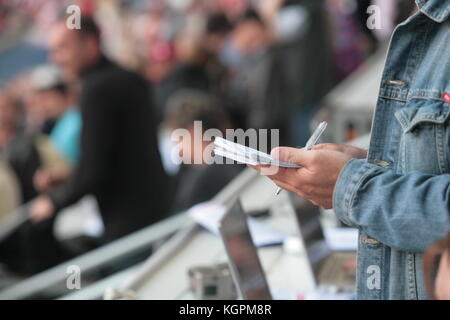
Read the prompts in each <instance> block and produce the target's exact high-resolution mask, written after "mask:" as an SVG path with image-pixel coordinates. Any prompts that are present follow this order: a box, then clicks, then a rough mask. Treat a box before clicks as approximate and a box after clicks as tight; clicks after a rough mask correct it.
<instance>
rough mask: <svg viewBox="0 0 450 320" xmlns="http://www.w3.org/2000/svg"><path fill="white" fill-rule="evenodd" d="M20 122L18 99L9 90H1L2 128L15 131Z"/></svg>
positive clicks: (0, 122) (0, 117) (0, 116)
mask: <svg viewBox="0 0 450 320" xmlns="http://www.w3.org/2000/svg"><path fill="white" fill-rule="evenodd" d="M19 122H20V108H19V104H18V102H17V100H16V99H15V98H14V97H13V96H12V95H11V94H9V93H8V92H0V129H7V130H9V131H15V130H16V129H17V127H18V126H19Z"/></svg>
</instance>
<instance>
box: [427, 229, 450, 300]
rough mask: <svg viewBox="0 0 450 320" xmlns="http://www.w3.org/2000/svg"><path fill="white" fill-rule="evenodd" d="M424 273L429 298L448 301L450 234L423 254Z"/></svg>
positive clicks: (449, 287)
mask: <svg viewBox="0 0 450 320" xmlns="http://www.w3.org/2000/svg"><path fill="white" fill-rule="evenodd" d="M424 272H425V282H426V285H427V289H428V294H429V296H430V297H431V298H433V299H438V300H450V234H449V235H448V236H447V238H446V239H444V240H442V241H440V242H438V243H436V244H435V245H433V246H431V248H430V249H428V251H427V252H426V253H425V256H424Z"/></svg>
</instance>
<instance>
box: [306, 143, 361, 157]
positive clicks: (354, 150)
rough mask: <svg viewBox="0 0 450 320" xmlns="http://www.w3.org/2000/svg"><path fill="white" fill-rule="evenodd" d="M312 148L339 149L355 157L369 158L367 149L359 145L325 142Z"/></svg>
mask: <svg viewBox="0 0 450 320" xmlns="http://www.w3.org/2000/svg"><path fill="white" fill-rule="evenodd" d="M312 150H330V151H338V152H342V153H345V154H347V155H349V156H351V157H353V158H355V159H366V158H367V150H366V149H361V148H357V147H352V146H347V145H342V144H334V143H323V144H318V145H316V146H314V147H313V148H312Z"/></svg>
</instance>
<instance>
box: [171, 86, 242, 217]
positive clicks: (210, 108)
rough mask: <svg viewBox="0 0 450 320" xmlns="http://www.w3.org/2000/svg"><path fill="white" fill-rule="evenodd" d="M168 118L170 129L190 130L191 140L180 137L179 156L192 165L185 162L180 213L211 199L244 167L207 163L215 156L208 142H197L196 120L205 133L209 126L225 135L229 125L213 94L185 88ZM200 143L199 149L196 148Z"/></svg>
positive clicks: (177, 206) (176, 203)
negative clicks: (199, 122)
mask: <svg viewBox="0 0 450 320" xmlns="http://www.w3.org/2000/svg"><path fill="white" fill-rule="evenodd" d="M165 121H166V123H167V125H168V126H169V128H170V129H171V130H176V129H185V130H188V131H189V133H190V135H189V137H190V139H187V137H181V141H180V142H179V150H180V156H181V157H182V158H183V159H184V160H186V161H185V162H188V163H191V164H182V167H181V169H180V173H179V182H178V187H177V191H176V196H175V200H174V204H173V207H172V210H171V211H172V212H181V211H183V210H186V209H188V208H190V207H192V206H193V205H195V204H197V203H200V202H204V201H208V200H211V198H213V197H214V196H215V195H216V194H217V193H218V192H219V191H220V190H221V189H222V188H223V187H225V185H226V184H227V183H229V182H230V181H231V180H232V179H233V178H234V177H235V176H236V175H237V174H238V173H239V172H240V170H241V169H242V167H241V166H237V165H226V164H223V165H220V164H211V165H207V164H206V162H207V161H208V160H209V159H205V158H204V156H206V157H208V156H212V155H210V154H209V153H208V151H212V148H211V144H212V142H209V141H201V143H199V142H198V141H197V142H195V141H194V139H195V138H197V139H198V138H199V137H198V136H197V135H196V134H194V121H201V123H202V130H203V132H201V134H202V136H203V133H204V132H205V131H207V130H209V129H217V130H219V132H221V133H222V134H223V136H225V130H226V129H227V128H229V127H230V123H229V121H228V117H227V115H226V113H225V111H224V110H223V109H222V108H221V106H220V105H219V103H218V101H217V100H216V99H215V98H213V97H212V96H210V95H208V94H205V93H203V92H201V91H196V90H182V91H179V92H178V93H177V94H175V95H174V96H172V97H171V99H170V100H169V102H168V110H167V114H166V118H165ZM196 145H199V146H200V148H195V146H196ZM194 159H202V160H203V162H202V163H201V164H194Z"/></svg>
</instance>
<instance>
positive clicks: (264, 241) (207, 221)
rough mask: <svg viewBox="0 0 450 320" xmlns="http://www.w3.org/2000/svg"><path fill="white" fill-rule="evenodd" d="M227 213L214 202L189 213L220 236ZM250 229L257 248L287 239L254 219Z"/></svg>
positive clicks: (204, 203)
mask: <svg viewBox="0 0 450 320" xmlns="http://www.w3.org/2000/svg"><path fill="white" fill-rule="evenodd" d="M225 213H226V207H225V206H223V205H220V204H217V203H213V202H203V203H200V204H198V205H195V206H194V207H192V208H191V209H189V211H188V215H189V216H190V217H191V218H192V219H193V220H194V221H195V222H197V223H198V224H200V225H201V226H203V227H204V228H206V229H207V230H209V231H210V232H212V233H214V234H216V235H218V234H219V223H220V220H221V219H222V217H223V215H224V214H225ZM248 227H249V229H250V233H251V235H252V239H253V242H254V243H255V246H257V247H266V246H272V245H278V244H281V243H283V241H284V239H285V238H286V235H284V234H282V233H281V232H279V231H277V230H275V229H273V228H271V227H269V226H268V225H266V224H265V223H263V222H260V221H257V220H255V219H253V218H248Z"/></svg>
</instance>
